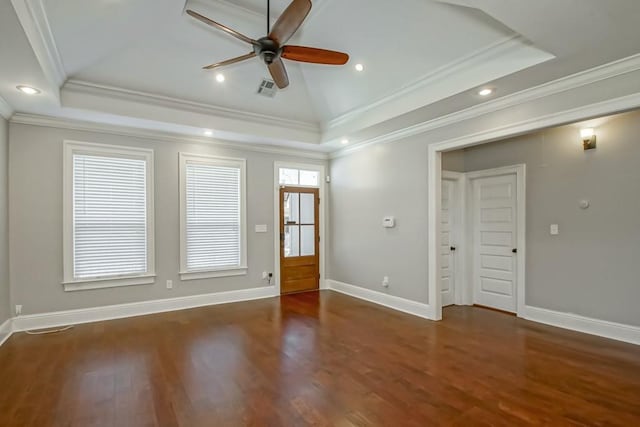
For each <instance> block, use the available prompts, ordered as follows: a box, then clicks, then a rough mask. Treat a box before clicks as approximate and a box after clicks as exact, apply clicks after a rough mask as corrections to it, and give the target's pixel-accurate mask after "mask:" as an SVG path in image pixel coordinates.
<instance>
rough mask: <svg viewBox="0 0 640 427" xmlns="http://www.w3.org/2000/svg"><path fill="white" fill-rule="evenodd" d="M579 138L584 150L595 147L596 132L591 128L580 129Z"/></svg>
mask: <svg viewBox="0 0 640 427" xmlns="http://www.w3.org/2000/svg"><path fill="white" fill-rule="evenodd" d="M580 138H581V139H582V146H583V147H584V149H585V150H592V149H594V148H596V132H595V131H594V130H593V128H586V129H580Z"/></svg>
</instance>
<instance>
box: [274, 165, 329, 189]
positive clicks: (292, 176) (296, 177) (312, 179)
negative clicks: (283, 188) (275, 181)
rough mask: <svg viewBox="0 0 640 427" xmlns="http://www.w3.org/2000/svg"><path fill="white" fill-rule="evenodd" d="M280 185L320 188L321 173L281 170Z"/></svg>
mask: <svg viewBox="0 0 640 427" xmlns="http://www.w3.org/2000/svg"><path fill="white" fill-rule="evenodd" d="M279 182H280V185H297V186H300V187H319V186H320V172H318V171H315V170H304V169H290V168H280V181H279Z"/></svg>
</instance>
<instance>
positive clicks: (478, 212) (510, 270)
mask: <svg viewBox="0 0 640 427" xmlns="http://www.w3.org/2000/svg"><path fill="white" fill-rule="evenodd" d="M516 184H517V178H516V175H515V174H510V175H503V176H495V177H488V178H478V179H474V180H473V227H474V237H473V240H474V269H473V282H474V302H475V303H476V304H480V305H484V306H487V307H492V308H497V309H499V310H505V311H510V312H515V311H516V276H517V275H516V255H515V253H514V252H513V250H514V249H516V248H517V232H516V230H517V223H516V218H517V215H516V207H517V203H516V202H517V194H516V191H517V185H516Z"/></svg>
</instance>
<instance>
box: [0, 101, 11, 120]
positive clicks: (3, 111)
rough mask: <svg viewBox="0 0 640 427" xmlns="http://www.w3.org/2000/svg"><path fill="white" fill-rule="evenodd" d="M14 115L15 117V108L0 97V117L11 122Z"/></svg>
mask: <svg viewBox="0 0 640 427" xmlns="http://www.w3.org/2000/svg"><path fill="white" fill-rule="evenodd" d="M12 115H13V107H11V105H9V103H8V102H7V101H5V99H4V98H3V97H2V96H0V116H2V117H4V118H5V119H7V120H9V119H10V118H11V116H12Z"/></svg>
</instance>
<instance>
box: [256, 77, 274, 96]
mask: <svg viewBox="0 0 640 427" xmlns="http://www.w3.org/2000/svg"><path fill="white" fill-rule="evenodd" d="M277 91H278V87H277V86H276V84H275V83H274V82H273V80H269V79H262V83H260V87H259V88H258V95H262V96H266V97H267V98H273V97H274V96H276V92H277Z"/></svg>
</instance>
